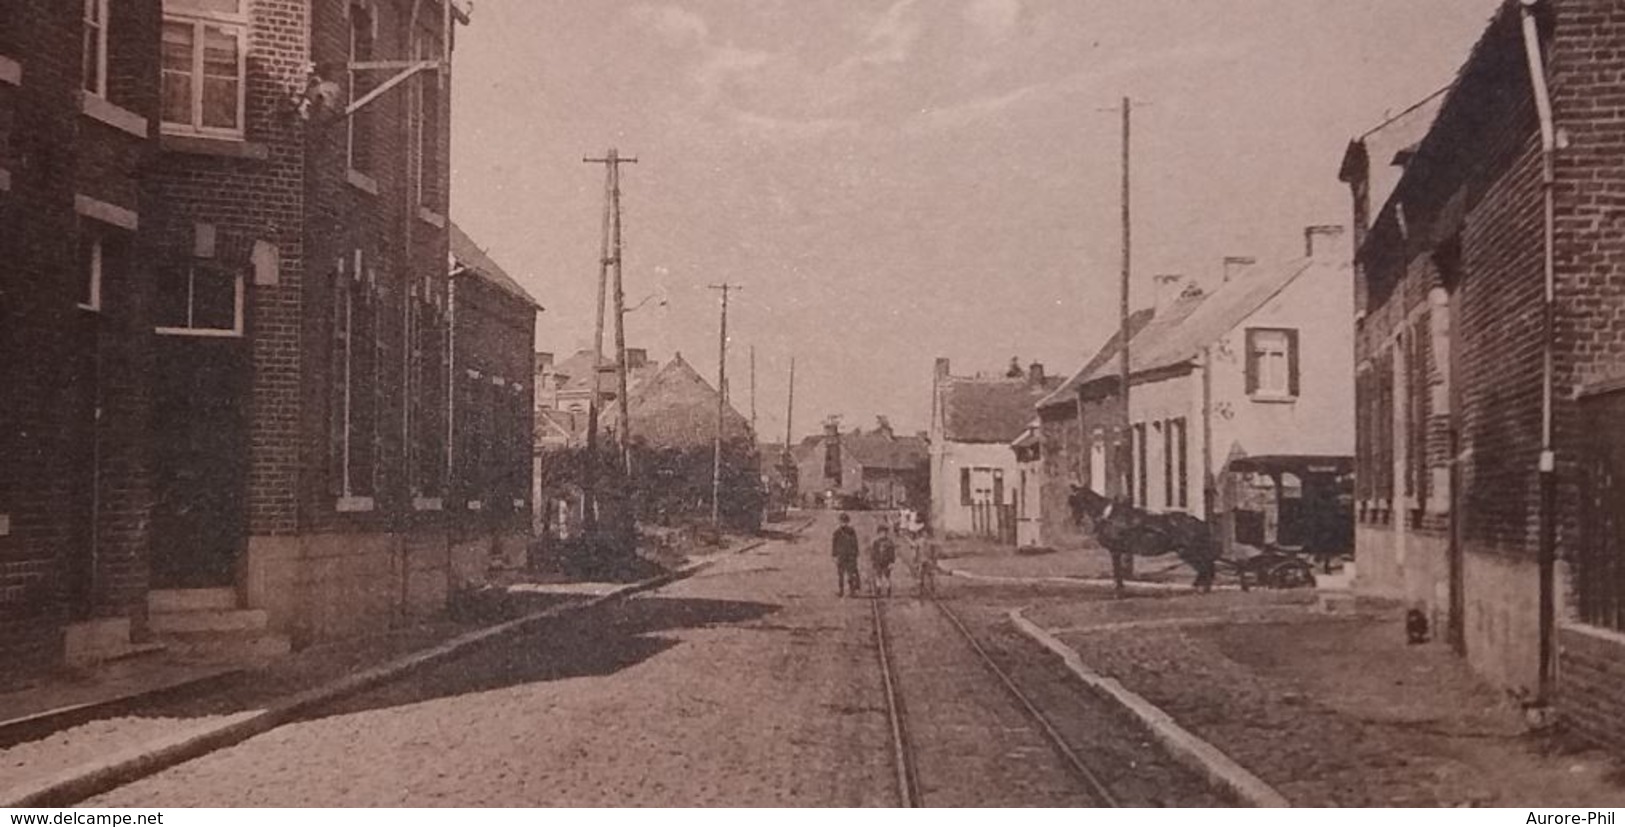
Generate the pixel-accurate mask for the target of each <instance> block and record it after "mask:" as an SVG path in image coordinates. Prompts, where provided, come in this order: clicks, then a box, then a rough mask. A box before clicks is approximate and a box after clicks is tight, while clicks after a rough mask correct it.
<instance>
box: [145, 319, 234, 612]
mask: <svg viewBox="0 0 1625 827" xmlns="http://www.w3.org/2000/svg"><path fill="white" fill-rule="evenodd" d="M157 340H158V345H157V355H158V383H157V389H156V394H155V398H154V399H153V415H154V423H153V425H154V427H153V433H154V436H155V453H156V456H155V458H154V459H155V461H156V466H157V480H156V483H157V502H156V503H155V505H154V507H153V518H152V576H153V582H154V585H155V586H157V587H159V588H208V587H216V586H228V585H231V584H232V583H233V582H234V578H235V574H236V564H237V559H238V558H239V557H240V556H241V554H242V552H243V549H244V548H245V547H246V545H247V539H248V538H247V518H246V513H245V511H246V508H245V503H244V500H245V498H246V493H247V470H248V439H247V432H246V418H245V409H246V406H247V391H248V387H249V362H248V349H247V345H246V343H245V342H244V341H243V340H242V339H241V338H237V337H230V336H221V337H209V336H185V335H179V336H175V335H160V336H158V337H157Z"/></svg>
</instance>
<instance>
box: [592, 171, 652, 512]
mask: <svg viewBox="0 0 1625 827" xmlns="http://www.w3.org/2000/svg"><path fill="white" fill-rule="evenodd" d="M581 160H582V162H583V163H588V164H603V165H604V189H605V190H606V192H607V193H608V200H607V201H606V203H605V206H604V215H605V217H606V220H605V223H604V232H605V237H604V262H603V265H602V266H601V272H604V271H608V270H609V269H610V268H613V272H614V297H615V365H616V369H615V379H616V385H617V387H616V397H617V398H616V405H617V408H618V411H617V413H618V414H619V415H620V420H621V424H620V452H621V471H622V473H624V474H625V475H626V480H627V483H628V484H630V483H631V481H632V413H631V409H630V406H631V403H630V402H629V401H628V399H627V392H626V385H627V377H626V373H627V364H626V290H625V288H624V286H623V283H622V280H621V258H622V256H621V164H635V163H637V162H638V159H637V158H622V157H621V156H620V152H619V151H618V150H616V149H615V148H614V147H611V148H610V149H609V151H608V152H605V153H604V157H602V158H582V159H581ZM598 290H599V299H598V315H599V322H598V326H599V332H598V333H597V334H596V340H597V341H596V344H595V347H596V348H597V349H598V363H599V364H602V363H603V352H602V348H603V344H602V341H603V313H604V300H603V293H604V285H603V276H602V275H601V276H600V277H599V288H598ZM598 395H599V390H598V371H597V370H596V369H595V370H594V372H593V399H594V402H596V401H597V397H598ZM592 410H593V408H591V407H589V408H588V420H589V425H592V424H594V423H592V422H591V421H590V420H592V418H593V416H592ZM594 430H595V431H596V430H597V429H596V427H594Z"/></svg>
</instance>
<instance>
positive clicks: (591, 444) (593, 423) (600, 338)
mask: <svg viewBox="0 0 1625 827" xmlns="http://www.w3.org/2000/svg"><path fill="white" fill-rule="evenodd" d="M583 160H586V161H588V162H589V163H591V159H583ZM614 167H615V165H614V164H611V165H610V168H611V169H613V168H614ZM610 184H611V181H610V180H609V178H608V177H607V176H606V177H605V178H604V229H603V234H602V236H601V241H600V243H599V247H598V313H597V315H595V316H594V317H593V329H592V396H590V397H588V399H587V461H586V462H585V463H584V465H583V467H582V477H583V480H582V483H583V485H582V488H583V489H584V490H585V495H584V497H583V502H582V509H581V510H582V514H581V520H582V522H583V523H585V524H586V529H587V532H588V534H589V535H591V534H592V533H593V532H594V531H595V530H596V529H597V528H598V403H599V401H600V398H601V397H602V396H603V388H602V382H601V381H600V377H601V376H602V374H603V371H601V370H600V369H599V368H600V367H602V365H603V364H604V294H605V292H606V290H607V286H608V282H609V234H610V202H611V201H612V200H613V198H612V196H611V192H612V191H611V189H610Z"/></svg>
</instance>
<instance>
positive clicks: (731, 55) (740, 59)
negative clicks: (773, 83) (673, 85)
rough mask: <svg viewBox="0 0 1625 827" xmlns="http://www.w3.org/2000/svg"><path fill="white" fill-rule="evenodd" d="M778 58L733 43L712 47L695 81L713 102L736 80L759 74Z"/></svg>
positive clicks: (700, 66) (698, 70) (770, 53)
mask: <svg viewBox="0 0 1625 827" xmlns="http://www.w3.org/2000/svg"><path fill="white" fill-rule="evenodd" d="M776 58H777V56H776V55H775V54H774V53H772V52H764V51H761V50H757V49H741V48H739V47H738V46H735V45H733V44H732V43H729V44H727V45H725V46H715V47H710V48H708V49H707V50H706V56H705V59H704V60H702V61H701V62H700V65H699V67H698V68H696V69H695V70H694V81H695V82H696V83H698V84H699V86H700V89H701V91H702V92H703V93H704V97H705V99H706V100H711V99H713V98H715V97H716V95H717V94H718V93H719V92H720V91H722V88H723V87H724V86H726V85H727V84H728V83H729V82H731V81H732V80H733V79H734V78H736V77H738V76H740V75H748V74H751V73H754V72H758V71H760V70H762V69H763V68H764V67H766V66H767V65H768V64H770V63H772V62H773V61H774V60H775V59H776Z"/></svg>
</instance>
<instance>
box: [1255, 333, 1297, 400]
mask: <svg viewBox="0 0 1625 827" xmlns="http://www.w3.org/2000/svg"><path fill="white" fill-rule="evenodd" d="M1275 337H1279V338H1280V342H1279V344H1280V348H1279V349H1275V348H1273V347H1271V348H1266V347H1265V346H1264V343H1265V340H1266V339H1273V338H1275ZM1249 338H1251V340H1252V341H1250V342H1248V346H1249V347H1251V348H1252V349H1253V358H1254V359H1255V364H1257V365H1258V387H1257V389H1256V390H1254V391H1253V395H1255V396H1267V397H1287V396H1290V395H1291V394H1292V337H1291V336H1290V335H1288V334H1287V332H1286V330H1284V329H1282V328H1275V327H1261V328H1255V329H1254V330H1253V331H1252V336H1251V337H1249ZM1266 357H1270V358H1269V359H1266ZM1277 360H1278V361H1277ZM1272 362H1275V364H1271V363H1272ZM1266 366H1269V367H1266ZM1270 367H1279V368H1280V375H1279V376H1275V375H1272V373H1271V372H1270ZM1277 379H1278V380H1279V384H1278V385H1277V384H1275V383H1273V382H1272V381H1271V380H1277Z"/></svg>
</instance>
